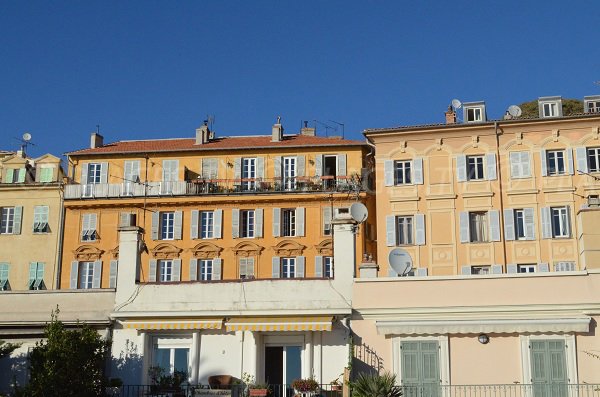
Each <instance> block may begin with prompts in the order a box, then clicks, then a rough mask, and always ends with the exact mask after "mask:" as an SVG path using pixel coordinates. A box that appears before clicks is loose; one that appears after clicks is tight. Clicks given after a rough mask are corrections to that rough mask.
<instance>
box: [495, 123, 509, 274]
mask: <svg viewBox="0 0 600 397" xmlns="http://www.w3.org/2000/svg"><path fill="white" fill-rule="evenodd" d="M494 135H496V158H497V160H496V164H498V190H499V192H498V194H499V195H500V214H499V216H498V218H499V221H498V223H500V224H502V227H500V225H498V228H499V229H500V230H501V231H502V232H504V221H503V220H504V198H503V197H502V196H503V195H502V163H501V162H500V137H499V136H498V121H497V120H496V121H494ZM503 234H504V233H501V234H500V240H501V241H502V254H503V256H504V265H505V266H507V265H508V264H507V263H506V238H504V237H505V236H503Z"/></svg>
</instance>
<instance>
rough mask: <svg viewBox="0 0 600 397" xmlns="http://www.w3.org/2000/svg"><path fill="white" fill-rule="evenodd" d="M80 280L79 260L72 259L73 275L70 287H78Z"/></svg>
mask: <svg viewBox="0 0 600 397" xmlns="http://www.w3.org/2000/svg"><path fill="white" fill-rule="evenodd" d="M78 280H79V262H78V261H72V262H71V277H70V285H69V288H70V289H77V284H78Z"/></svg>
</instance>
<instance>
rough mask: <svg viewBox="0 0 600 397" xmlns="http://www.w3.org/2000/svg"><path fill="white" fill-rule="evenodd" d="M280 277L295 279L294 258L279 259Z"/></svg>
mask: <svg viewBox="0 0 600 397" xmlns="http://www.w3.org/2000/svg"><path fill="white" fill-rule="evenodd" d="M281 277H282V278H294V277H296V258H281Z"/></svg>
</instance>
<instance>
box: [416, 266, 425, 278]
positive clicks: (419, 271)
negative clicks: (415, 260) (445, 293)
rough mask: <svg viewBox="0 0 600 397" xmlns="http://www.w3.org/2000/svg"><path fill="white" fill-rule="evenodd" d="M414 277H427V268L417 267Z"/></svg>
mask: <svg viewBox="0 0 600 397" xmlns="http://www.w3.org/2000/svg"><path fill="white" fill-rule="evenodd" d="M416 276H417V277H427V268H426V267H418V268H417V272H416Z"/></svg>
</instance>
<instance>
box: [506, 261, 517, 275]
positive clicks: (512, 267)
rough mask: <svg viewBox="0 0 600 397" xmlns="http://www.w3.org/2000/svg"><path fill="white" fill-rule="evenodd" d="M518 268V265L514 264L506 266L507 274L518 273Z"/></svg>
mask: <svg viewBox="0 0 600 397" xmlns="http://www.w3.org/2000/svg"><path fill="white" fill-rule="evenodd" d="M517 271H518V268H517V265H516V264H514V263H509V264H508V265H506V273H509V274H512V273H517Z"/></svg>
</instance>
